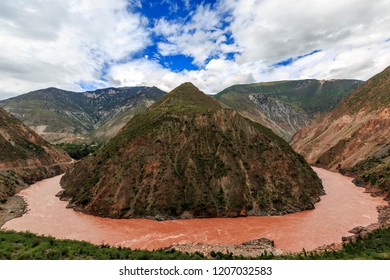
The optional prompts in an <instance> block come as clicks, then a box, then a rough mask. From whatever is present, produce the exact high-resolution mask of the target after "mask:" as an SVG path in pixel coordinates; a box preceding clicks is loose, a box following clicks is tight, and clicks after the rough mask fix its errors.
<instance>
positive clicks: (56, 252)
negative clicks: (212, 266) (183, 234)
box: [0, 230, 204, 260]
mask: <svg viewBox="0 0 390 280" xmlns="http://www.w3.org/2000/svg"><path fill="white" fill-rule="evenodd" d="M0 244H1V245H0V259H3V260H4V259H13V260H77V259H79V260H80V259H83V260H108V259H115V260H120V259H134V260H180V259H190V260H196V259H202V258H204V256H203V255H201V254H192V255H189V254H185V253H181V252H177V251H175V250H169V251H164V250H157V251H145V250H131V249H125V248H121V247H118V248H117V247H109V246H107V245H101V246H96V245H92V244H90V243H87V242H82V241H74V240H58V239H55V238H53V237H44V236H37V235H35V234H32V233H29V232H27V233H26V232H24V233H18V232H14V231H3V230H0Z"/></svg>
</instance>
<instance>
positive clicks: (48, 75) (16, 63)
mask: <svg viewBox="0 0 390 280" xmlns="http://www.w3.org/2000/svg"><path fill="white" fill-rule="evenodd" d="M127 5H128V2H127V1H125V0H123V1H109V0H101V1H93V0H81V1H78V0H72V1H49V0H42V1H38V0H31V1H28V2H26V1H22V0H13V1H2V2H1V4H0V24H1V28H0V42H1V43H0V73H1V75H0V99H3V98H5V97H9V96H11V95H15V94H20V93H24V92H27V91H29V90H34V89H39V88H44V87H49V86H57V87H62V88H65V89H71V90H80V88H79V87H78V86H77V83H78V82H79V81H88V82H90V83H96V84H101V85H102V82H101V81H99V75H100V74H99V71H100V70H101V68H102V67H103V65H104V63H106V62H110V61H112V60H118V59H121V58H123V57H126V56H128V55H131V54H133V53H135V52H137V51H139V50H142V49H143V48H144V47H145V46H146V45H147V44H148V43H149V38H148V32H147V31H146V24H145V22H144V20H145V19H143V18H142V17H141V16H140V15H137V14H130V13H128V12H127ZM5 94H7V95H5Z"/></svg>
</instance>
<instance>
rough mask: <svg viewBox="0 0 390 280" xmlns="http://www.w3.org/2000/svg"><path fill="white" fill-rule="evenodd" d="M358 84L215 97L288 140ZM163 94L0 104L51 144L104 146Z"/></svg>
mask: <svg viewBox="0 0 390 280" xmlns="http://www.w3.org/2000/svg"><path fill="white" fill-rule="evenodd" d="M360 83H361V81H357V80H331V81H318V80H298V81H281V82H270V83H257V84H247V85H234V86H232V87H229V88H227V89H225V90H223V91H222V92H220V93H219V94H217V95H215V96H214V97H215V98H216V99H217V100H218V101H219V102H220V103H221V104H222V105H223V106H224V107H230V108H233V109H235V110H236V111H238V112H239V113H240V114H242V115H243V116H245V117H248V118H250V119H252V120H253V121H256V122H259V123H261V124H263V125H265V126H267V127H269V128H271V129H272V130H273V131H274V132H275V133H276V134H278V135H279V136H281V137H283V138H284V139H285V140H289V139H290V138H291V136H292V135H293V134H294V133H295V132H296V131H297V130H298V129H300V128H302V127H304V126H306V125H308V124H310V123H311V122H312V120H313V119H314V118H315V117H316V116H319V115H321V114H323V113H326V112H328V111H330V110H331V109H333V108H334V106H336V104H337V103H338V102H339V101H340V100H341V99H342V98H344V97H345V96H347V95H348V94H349V93H351V91H352V90H353V89H354V88H356V87H357V86H358V85H359V84H360ZM164 94H165V92H163V91H161V90H159V89H158V88H156V87H128V88H107V89H101V90H95V91H88V92H84V93H80V92H70V91H64V90H60V89H56V88H48V89H43V90H38V91H34V92H30V93H27V94H23V95H20V96H17V97H15V98H11V99H8V100H3V101H0V106H2V107H4V109H5V110H7V111H9V112H10V113H12V114H13V115H15V116H16V117H17V118H19V119H21V120H22V121H23V122H25V123H26V124H27V125H29V126H30V127H31V128H32V129H33V130H35V131H36V132H37V133H38V134H39V135H41V136H42V137H44V138H45V139H46V140H48V141H50V142H76V143H77V142H87V143H88V142H93V141H98V142H106V141H107V140H109V139H110V138H111V137H113V136H114V135H115V134H116V133H118V132H119V130H120V129H121V128H122V127H123V126H124V125H125V124H126V123H127V122H128V121H129V120H130V119H131V118H132V117H133V116H134V115H135V114H137V113H140V112H143V111H144V110H145V109H146V108H147V107H149V106H150V105H151V104H153V103H154V102H156V101H158V100H160V99H161V98H162V97H163V96H164Z"/></svg>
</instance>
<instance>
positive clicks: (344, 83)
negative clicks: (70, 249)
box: [215, 80, 362, 141]
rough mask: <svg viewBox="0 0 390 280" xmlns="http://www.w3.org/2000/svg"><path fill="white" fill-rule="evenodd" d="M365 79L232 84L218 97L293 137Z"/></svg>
mask: <svg viewBox="0 0 390 280" xmlns="http://www.w3.org/2000/svg"><path fill="white" fill-rule="evenodd" d="M361 83H362V82H361V81H357V80H322V81H319V80H297V81H278V82H267V83H255V84H243V85H234V86H231V87H229V88H227V89H225V90H223V91H221V92H220V93H218V94H217V95H216V96H215V98H216V99H217V100H218V101H219V102H221V104H222V105H223V106H225V107H230V108H233V109H235V110H237V111H238V112H239V113H240V114H242V115H243V116H245V117H247V118H249V119H251V120H253V121H255V122H258V123H261V124H262V125H264V126H266V127H268V128H270V129H272V131H273V132H275V133H276V134H278V135H279V136H281V137H283V138H284V139H285V140H287V141H289V140H290V139H291V137H292V136H293V135H294V133H295V132H297V131H298V130H299V129H301V128H302V127H305V126H307V125H309V124H311V123H312V121H313V120H314V119H315V118H317V117H319V116H321V115H323V114H325V113H327V112H329V111H331V110H332V109H333V108H334V107H335V106H336V105H337V104H338V102H339V101H341V100H342V99H343V98H344V97H346V96H348V95H349V94H350V93H351V92H352V91H353V90H354V89H355V88H356V87H357V86H358V85H360V84H361Z"/></svg>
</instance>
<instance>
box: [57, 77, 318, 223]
mask: <svg viewBox="0 0 390 280" xmlns="http://www.w3.org/2000/svg"><path fill="white" fill-rule="evenodd" d="M61 184H62V186H63V188H64V192H63V194H62V197H63V198H67V199H71V200H72V203H73V205H75V206H76V207H79V209H82V210H83V209H84V210H85V211H88V213H89V214H94V215H98V216H104V217H111V218H128V217H134V218H135V217H149V218H156V219H171V218H179V217H181V216H182V215H184V216H188V215H190V216H192V217H226V216H237V215H240V214H241V213H247V211H252V212H251V213H249V214H250V215H254V214H257V215H260V214H262V215H264V214H274V215H279V214H285V213H292V212H296V211H299V210H306V209H312V208H313V205H314V203H315V202H316V201H317V200H318V198H319V196H320V195H321V194H322V193H323V189H322V185H321V182H320V180H319V178H318V177H317V175H316V174H315V173H314V172H313V171H312V169H311V168H310V166H309V165H308V164H307V163H306V162H305V160H304V159H303V158H302V157H300V156H299V155H298V154H296V153H295V152H294V151H293V150H292V149H291V147H290V146H289V145H288V144H287V143H286V142H285V141H283V139H281V138H280V137H278V136H276V135H275V134H274V133H272V131H271V130H269V129H267V128H265V127H263V126H262V125H260V124H258V123H254V122H252V121H250V120H248V119H246V118H244V117H242V116H241V115H240V114H238V113H236V112H235V111H233V110H232V109H223V108H222V107H221V106H220V105H219V104H218V102H217V101H216V100H214V99H213V98H211V97H209V96H207V95H206V94H204V93H202V92H201V91H199V90H198V89H197V88H196V87H195V86H193V85H192V84H189V83H185V84H183V85H181V86H180V87H178V88H176V89H175V90H173V91H172V92H170V93H168V94H167V95H166V96H165V97H164V98H163V99H162V100H161V101H160V102H158V103H155V104H153V105H152V106H151V107H150V108H149V109H148V110H147V111H146V112H144V113H141V114H139V115H137V116H135V117H134V118H133V119H131V120H130V121H129V123H128V124H127V125H126V126H125V127H124V128H123V129H122V130H121V132H120V133H118V134H117V135H116V136H115V137H114V138H112V139H111V140H110V141H109V142H107V143H106V144H105V145H104V146H102V148H101V149H99V150H98V151H97V152H96V155H94V156H91V157H88V158H85V159H84V160H82V161H79V162H78V163H77V164H76V165H75V167H74V168H73V169H72V170H71V171H70V172H68V173H67V174H65V175H64V177H62V181H61ZM97 194H99V195H98V197H97ZM241 215H243V214H241Z"/></svg>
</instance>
